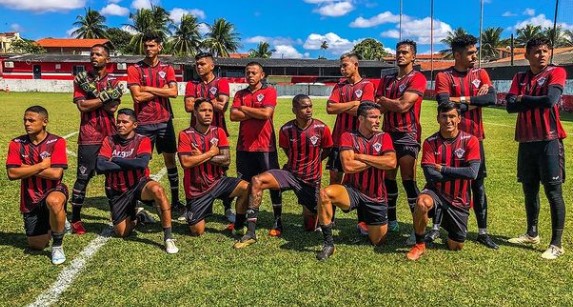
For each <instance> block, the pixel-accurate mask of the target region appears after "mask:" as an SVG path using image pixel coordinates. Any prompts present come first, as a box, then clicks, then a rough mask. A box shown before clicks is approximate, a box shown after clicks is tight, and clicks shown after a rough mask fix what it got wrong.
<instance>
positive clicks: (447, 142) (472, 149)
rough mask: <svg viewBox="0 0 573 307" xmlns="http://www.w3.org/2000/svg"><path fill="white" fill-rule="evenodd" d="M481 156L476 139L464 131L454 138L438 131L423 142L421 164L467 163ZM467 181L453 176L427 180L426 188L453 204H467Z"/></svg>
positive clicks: (478, 159)
mask: <svg viewBox="0 0 573 307" xmlns="http://www.w3.org/2000/svg"><path fill="white" fill-rule="evenodd" d="M480 160H481V157H480V147H479V140H478V139H477V137H475V136H473V135H471V134H469V133H467V132H464V131H460V133H459V134H458V135H457V136H456V137H455V138H453V139H445V138H443V137H442V135H441V134H440V133H439V132H437V133H435V134H433V135H432V136H430V137H429V138H427V139H426V140H425V141H424V144H423V145H422V162H421V164H422V166H424V165H434V164H440V165H442V166H447V167H467V166H469V164H470V162H472V161H478V162H479V161H480ZM470 184H471V180H470V179H452V180H449V181H444V182H435V183H432V184H431V183H427V184H426V188H427V189H431V190H432V191H434V192H436V193H438V194H439V195H440V196H442V197H443V198H445V199H446V200H447V201H448V202H450V203H451V204H452V205H454V206H456V207H460V208H469V207H470Z"/></svg>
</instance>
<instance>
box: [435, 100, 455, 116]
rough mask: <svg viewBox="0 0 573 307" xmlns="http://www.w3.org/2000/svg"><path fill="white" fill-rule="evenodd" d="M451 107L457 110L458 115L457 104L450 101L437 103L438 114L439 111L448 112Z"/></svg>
mask: <svg viewBox="0 0 573 307" xmlns="http://www.w3.org/2000/svg"><path fill="white" fill-rule="evenodd" d="M453 109H456V111H458V115H460V108H459V106H458V105H457V104H455V103H453V102H451V101H448V102H442V103H439V104H438V115H439V114H440V113H444V112H450V111H451V110H453Z"/></svg>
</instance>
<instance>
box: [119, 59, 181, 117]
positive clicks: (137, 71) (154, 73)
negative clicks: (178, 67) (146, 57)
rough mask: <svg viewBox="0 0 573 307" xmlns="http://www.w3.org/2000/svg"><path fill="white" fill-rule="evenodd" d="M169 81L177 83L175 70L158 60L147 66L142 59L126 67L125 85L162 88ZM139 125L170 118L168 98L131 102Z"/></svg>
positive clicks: (170, 110) (171, 111)
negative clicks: (156, 62) (153, 64)
mask: <svg viewBox="0 0 573 307" xmlns="http://www.w3.org/2000/svg"><path fill="white" fill-rule="evenodd" d="M170 83H177V81H176V79H175V70H173V67H172V66H171V65H168V64H164V63H162V62H159V63H158V64H157V65H155V66H149V65H148V64H146V63H145V62H144V61H139V62H138V63H137V64H135V65H133V66H130V67H128V68H127V86H128V87H132V86H136V85H139V86H152V87H157V88H163V87H164V86H166V85H168V84H170ZM133 109H134V110H135V114H137V120H138V121H139V124H140V125H149V124H158V123H164V122H166V121H168V120H169V119H171V116H172V114H173V110H172V109H171V102H170V101H169V98H163V97H156V98H155V99H152V100H150V101H146V102H141V103H136V102H134V104H133Z"/></svg>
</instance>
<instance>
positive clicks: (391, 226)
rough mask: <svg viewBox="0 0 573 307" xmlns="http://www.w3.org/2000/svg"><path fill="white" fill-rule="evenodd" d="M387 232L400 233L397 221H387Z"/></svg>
mask: <svg viewBox="0 0 573 307" xmlns="http://www.w3.org/2000/svg"><path fill="white" fill-rule="evenodd" d="M388 231H390V232H394V233H397V232H400V224H398V221H389V222H388Z"/></svg>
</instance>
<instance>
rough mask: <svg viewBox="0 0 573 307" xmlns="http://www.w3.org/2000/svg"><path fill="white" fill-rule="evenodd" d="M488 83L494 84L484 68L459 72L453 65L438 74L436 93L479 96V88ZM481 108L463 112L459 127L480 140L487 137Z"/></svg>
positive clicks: (452, 95) (455, 95)
mask: <svg viewBox="0 0 573 307" xmlns="http://www.w3.org/2000/svg"><path fill="white" fill-rule="evenodd" d="M484 84H487V85H489V86H492V83H491V80H490V79H489V75H488V74H487V72H486V71H485V69H482V68H473V69H470V70H468V71H467V72H459V71H457V70H455V69H454V68H453V67H450V68H449V69H447V70H444V71H441V72H439V73H438V74H437V75H436V94H448V95H449V96H450V97H460V96H466V97H467V96H472V97H473V96H477V92H478V91H479V88H480V87H481V86H482V85H484ZM481 113H482V112H481V108H480V107H478V108H475V109H473V110H468V111H466V112H464V113H463V114H462V121H461V122H460V124H459V129H460V130H462V131H465V132H467V133H470V134H472V135H475V136H476V137H477V138H478V139H479V140H480V141H481V140H483V139H484V138H485V134H484V129H483V122H482V115H481Z"/></svg>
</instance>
